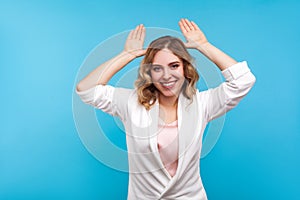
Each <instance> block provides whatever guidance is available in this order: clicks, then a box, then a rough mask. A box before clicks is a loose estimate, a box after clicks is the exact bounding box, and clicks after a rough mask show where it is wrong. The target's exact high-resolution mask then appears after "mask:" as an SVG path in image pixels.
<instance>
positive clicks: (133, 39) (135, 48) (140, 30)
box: [124, 24, 146, 58]
mask: <svg viewBox="0 0 300 200" xmlns="http://www.w3.org/2000/svg"><path fill="white" fill-rule="evenodd" d="M145 33H146V29H145V27H144V25H143V24H140V25H138V26H137V27H136V28H135V29H134V30H132V31H130V33H129V35H128V37H127V40H126V43H125V47H124V51H125V52H127V53H129V54H131V55H133V56H134V57H135V58H137V57H140V56H143V55H144V54H145V53H146V50H145V49H143V45H144V41H145Z"/></svg>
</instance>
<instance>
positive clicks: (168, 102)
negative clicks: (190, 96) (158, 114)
mask: <svg viewBox="0 0 300 200" xmlns="http://www.w3.org/2000/svg"><path fill="white" fill-rule="evenodd" d="M158 99H159V104H160V105H162V106H164V107H169V108H171V107H177V104H178V96H176V95H175V96H172V97H166V96H163V95H159V97H158Z"/></svg>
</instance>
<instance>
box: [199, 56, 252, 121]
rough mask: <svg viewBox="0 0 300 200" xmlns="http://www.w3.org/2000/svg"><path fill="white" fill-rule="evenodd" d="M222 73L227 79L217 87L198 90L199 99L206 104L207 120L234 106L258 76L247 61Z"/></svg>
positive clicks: (203, 104)
mask: <svg viewBox="0 0 300 200" xmlns="http://www.w3.org/2000/svg"><path fill="white" fill-rule="evenodd" d="M222 74H223V76H224V78H225V79H226V81H225V82H224V83H222V84H221V85H219V86H218V87H216V88H212V89H208V90H206V91H203V92H198V96H199V101H200V103H201V104H202V106H204V110H205V116H206V119H207V121H211V120H213V119H215V118H217V117H219V116H221V115H223V114H224V113H226V112H228V111H229V110H231V109H232V108H234V107H235V106H236V105H237V104H238V103H239V102H240V101H241V99H242V98H243V97H244V96H245V95H246V94H247V93H248V92H249V91H250V89H251V88H252V87H253V85H254V83H255V81H256V78H255V76H254V75H253V74H252V73H251V71H250V69H249V67H248V65H247V62H246V61H243V62H239V63H237V64H235V65H233V66H231V67H229V68H227V69H225V70H223V71H222Z"/></svg>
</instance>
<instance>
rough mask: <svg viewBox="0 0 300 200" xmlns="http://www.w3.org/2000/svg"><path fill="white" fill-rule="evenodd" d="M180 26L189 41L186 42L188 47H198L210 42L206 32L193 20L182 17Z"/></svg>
mask: <svg viewBox="0 0 300 200" xmlns="http://www.w3.org/2000/svg"><path fill="white" fill-rule="evenodd" d="M179 27H180V30H181V32H182V34H183V36H184V37H185V39H186V41H187V43H185V46H186V48H197V47H199V46H202V45H204V44H206V43H208V41H207V39H206V37H205V35H204V33H203V32H202V31H201V30H200V28H199V27H198V26H197V24H195V23H194V22H193V21H189V20H188V19H181V20H180V21H179Z"/></svg>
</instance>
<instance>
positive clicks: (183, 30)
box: [179, 21, 187, 33]
mask: <svg viewBox="0 0 300 200" xmlns="http://www.w3.org/2000/svg"><path fill="white" fill-rule="evenodd" d="M179 28H180V30H181V32H182V33H186V32H187V31H186V30H185V28H184V26H183V23H182V22H181V21H179Z"/></svg>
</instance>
